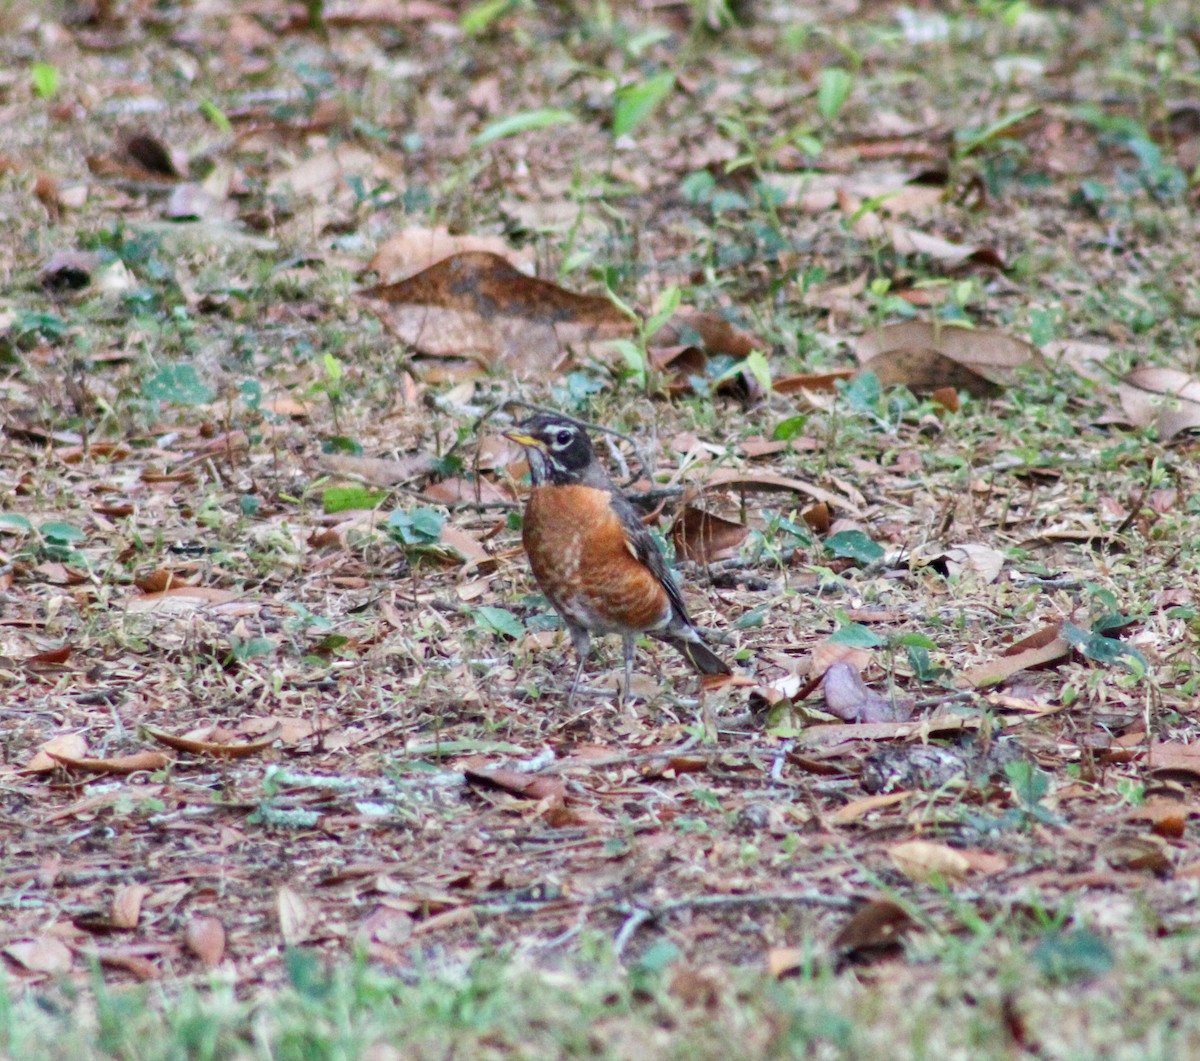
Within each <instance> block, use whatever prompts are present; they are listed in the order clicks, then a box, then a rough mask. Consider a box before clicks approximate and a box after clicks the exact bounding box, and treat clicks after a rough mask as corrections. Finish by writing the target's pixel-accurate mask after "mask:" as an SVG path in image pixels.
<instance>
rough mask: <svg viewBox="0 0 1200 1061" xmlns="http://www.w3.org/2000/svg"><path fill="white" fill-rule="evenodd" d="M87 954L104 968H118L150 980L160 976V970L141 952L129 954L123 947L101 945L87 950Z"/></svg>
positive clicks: (138, 977)
mask: <svg viewBox="0 0 1200 1061" xmlns="http://www.w3.org/2000/svg"><path fill="white" fill-rule="evenodd" d="M87 956H88V957H91V958H95V959H96V961H98V962H99V963H100V964H101V965H102V966H104V967H105V968H106V969H120V970H121V971H122V972H125V973H130V974H131V975H133V976H135V977H137V979H139V980H145V981H151V980H159V979H161V978H162V970H161V969H159V967H158V966H157V965H155V964H154V962H152V961H151V960H150V959H149V958H146V957H143V956H142V955H141V954H131V953H129V952H128V951H127V950H125V949H123V948H111V947H103V948H99V949H97V950H93V951H88V952H87Z"/></svg>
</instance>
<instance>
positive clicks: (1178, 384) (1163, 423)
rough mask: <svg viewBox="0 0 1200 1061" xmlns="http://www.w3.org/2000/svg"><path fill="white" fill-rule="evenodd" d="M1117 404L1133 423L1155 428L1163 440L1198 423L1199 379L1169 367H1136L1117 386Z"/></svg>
mask: <svg viewBox="0 0 1200 1061" xmlns="http://www.w3.org/2000/svg"><path fill="white" fill-rule="evenodd" d="M1117 393H1118V395H1119V397H1120V399H1121V408H1122V409H1124V410H1125V415H1126V416H1128V417H1129V420H1130V422H1131V423H1132V424H1133V425H1134V426H1135V427H1151V426H1155V427H1157V428H1158V437H1159V438H1161V439H1162V440H1163V441H1164V442H1166V441H1168V440H1169V439H1172V438H1174V437H1175V436H1176V435H1178V434H1179V433H1180V432H1181V431H1187V430H1189V429H1190V428H1196V427H1200V380H1197V379H1195V378H1193V377H1192V376H1189V375H1188V374H1187V373H1186V372H1180V371H1178V370H1177V369H1173V368H1155V367H1153V366H1147V367H1144V368H1136V369H1134V370H1133V371H1132V372H1130V373H1129V375H1127V376H1125V377H1124V378H1123V379H1122V380H1121V382H1120V383H1119V384H1118V386H1117Z"/></svg>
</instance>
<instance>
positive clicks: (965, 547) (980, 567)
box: [919, 543, 1005, 583]
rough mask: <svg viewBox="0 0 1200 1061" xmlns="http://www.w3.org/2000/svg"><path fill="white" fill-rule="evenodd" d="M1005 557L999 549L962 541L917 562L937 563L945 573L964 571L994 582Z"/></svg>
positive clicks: (954, 573)
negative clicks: (936, 554)
mask: <svg viewBox="0 0 1200 1061" xmlns="http://www.w3.org/2000/svg"><path fill="white" fill-rule="evenodd" d="M1004 561H1005V557H1004V554H1003V553H1002V552H1000V550H999V549H993V548H991V546H988V545H980V544H978V543H963V544H961V545H951V546H950V547H949V548H948V549H946V550H945V551H944V552H941V553H940V554H939V555H938V556H936V557H934V558H932V559H928V560H926V559H921V560H920V561H919V563H920V564H921V565H922V566H924V565H926V564H938V565H939V567H938V570H941V569H942V567H944V568H945V571H946V574H947V575H955V576H962V575H963V574H965V573H966V572H971V573H972V574H974V575H977V576H978V577H979V578H980V579H981V580H982V581H983V582H985V583H986V582H995V581H996V579H998V578H999V577H1000V572H1001V571H1003V570H1004Z"/></svg>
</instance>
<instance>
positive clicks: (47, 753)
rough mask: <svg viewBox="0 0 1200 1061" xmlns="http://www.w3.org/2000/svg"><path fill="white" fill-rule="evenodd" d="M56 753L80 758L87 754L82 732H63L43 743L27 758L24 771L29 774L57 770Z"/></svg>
mask: <svg viewBox="0 0 1200 1061" xmlns="http://www.w3.org/2000/svg"><path fill="white" fill-rule="evenodd" d="M56 755H65V756H67V757H68V758H71V759H82V758H83V757H84V756H85V755H87V741H86V740H85V739H84V736H83V734H82V733H64V734H63V735H62V736H60V737H53V738H52V739H50V740H48V741H47V742H46V743H45V744H43V745H42V746H41V747H40V748H39V749H38V751H37V754H36V755H34V757H33V758H32V759H30V760H29V763H28V765H27V766H26V767H25V771H26V772H27V773H31V774H46V773H50V772H51V771H54V770H57V769H58V766H59V762H58V760H57V759H56V758H55V756H56Z"/></svg>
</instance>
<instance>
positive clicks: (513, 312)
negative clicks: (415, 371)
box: [361, 251, 633, 380]
mask: <svg viewBox="0 0 1200 1061" xmlns="http://www.w3.org/2000/svg"><path fill="white" fill-rule="evenodd" d="M361 297H362V298H364V299H366V300H367V301H368V303H369V304H370V305H371V306H372V308H373V309H374V310H375V311H376V312H377V313H378V314H379V316H380V318H381V319H382V320H383V322H384V324H385V325H386V326H387V327H388V328H389V329H390V330H391V331H392V333H393V334H394V335H395V336H396V337H397V338H398V339H399V340H400V341H401V342H403V343H405V344H406V345H408V346H411V347H412V348H413V349H415V350H416V351H418V352H419V353H422V354H425V355H427V356H430V357H457V358H471V359H474V360H477V361H479V362H481V363H483V364H485V365H489V366H493V365H498V366H503V367H505V368H509V369H511V370H512V371H513V372H515V373H517V374H518V375H522V376H530V377H532V376H539V377H541V378H542V379H543V380H544V379H546V378H547V376H548V375H549V374H551V373H553V372H555V371H557V370H558V369H560V368H561V367H562V366H563V365H564V364H565V362H566V360H567V358H568V355H569V353H570V348H571V347H573V346H581V345H584V344H587V343H593V342H598V341H601V340H607V339H616V338H622V337H628V336H629V335H632V334H633V322H632V321H631V320H630V319H629V318H628V317H627V316H626V315H625V314H624V313H623V312H621V310H619V309H618V308H617V307H616V306H615V305H614V304H613V303H612V302H610V301H609V300H608V299H607V298H600V297H598V296H594V295H579V294H576V293H575V292H573V291H567V290H566V289H565V288H561V287H559V286H557V285H556V284H552V283H550V282H549V281H547V280H538V279H536V278H534V277H529V276H526V275H525V274H524V273H522V272H519V271H518V270H517V269H515V268H513V266H512V265H511V264H509V262H507V261H506V260H505V259H504V258H501V257H500V256H499V255H498V254H489V253H486V252H482V251H476V252H471V253H467V254H455V255H453V256H451V257H449V258H446V259H444V260H442V261H440V262H438V263H437V264H436V265H433V266H431V267H430V268H428V269H425V270H424V271H423V272H420V273H417V275H416V276H412V277H409V278H408V279H407V280H402V281H400V282H399V283H395V284H384V285H381V286H379V287H374V288H371V289H369V290H367V291H364V292H362V295H361Z"/></svg>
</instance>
